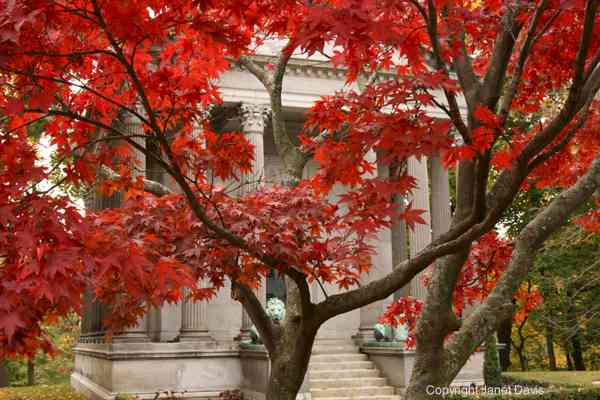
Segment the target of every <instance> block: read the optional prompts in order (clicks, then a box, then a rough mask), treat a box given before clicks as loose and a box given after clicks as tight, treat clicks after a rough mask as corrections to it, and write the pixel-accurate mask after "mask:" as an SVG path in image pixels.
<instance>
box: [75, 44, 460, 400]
mask: <svg viewBox="0 0 600 400" xmlns="http://www.w3.org/2000/svg"><path fill="white" fill-rule="evenodd" d="M272 46H275V47H276V43H275V44H272ZM263 50H264V51H262V52H259V54H258V55H257V57H256V60H257V62H262V63H266V62H268V61H269V57H270V54H275V53H276V50H277V49H276V48H274V47H269V45H266V46H265V48H264V49H263ZM288 70H289V73H288V75H286V78H285V79H284V94H283V106H284V111H285V115H286V124H287V127H288V129H289V130H290V131H291V132H294V133H298V132H299V131H300V129H301V127H302V124H303V120H304V114H305V112H306V110H307V109H308V108H309V107H311V106H312V105H313V103H314V102H315V101H316V100H318V99H319V98H320V97H321V96H323V95H330V94H333V93H334V92H335V91H337V90H341V89H342V88H343V87H344V84H345V77H344V74H343V72H342V71H338V70H335V69H334V68H332V67H331V65H330V64H328V63H324V61H323V60H319V59H306V58H300V57H297V58H292V60H291V61H290V66H289V68H288ZM220 87H221V92H222V96H223V99H224V101H225V103H224V105H223V106H222V108H223V109H224V110H227V112H224V113H218V114H217V113H215V114H214V115H213V118H214V124H215V125H216V128H218V129H219V130H221V131H227V130H241V131H243V132H244V134H245V135H246V137H247V138H248V140H249V141H250V142H251V143H252V144H253V145H254V149H255V157H254V164H253V169H252V172H251V173H249V174H247V175H245V176H243V177H242V184H241V185H240V184H239V182H238V183H236V184H235V185H229V186H227V183H223V182H221V183H222V184H225V185H226V187H228V188H230V189H231V190H239V191H242V192H243V191H252V190H256V189H257V188H258V187H260V186H263V185H266V186H268V185H273V184H277V183H280V182H281V181H282V179H285V177H284V173H283V167H282V166H283V163H282V161H281V159H280V157H279V156H278V154H277V152H276V149H275V143H274V138H273V133H272V127H271V123H270V120H269V118H268V117H269V113H270V108H269V105H268V104H269V98H268V95H267V93H266V92H265V91H264V88H263V87H262V85H261V83H260V82H259V81H258V80H257V79H256V78H255V77H254V76H253V75H251V74H250V73H248V72H247V71H244V70H241V69H237V68H234V69H232V70H231V71H229V72H228V73H226V74H224V75H223V76H222V78H221V81H220ZM223 115H225V116H226V117H223ZM127 129H128V130H130V131H132V132H134V131H135V130H137V129H141V128H140V127H139V126H137V125H136V124H135V122H134V121H131V122H128V125H127ZM369 157H373V161H374V162H376V157H377V155H376V154H375V153H373V154H370V155H369ZM142 161H143V165H145V166H146V170H145V171H141V172H140V173H145V174H146V176H149V177H150V176H151V177H152V179H154V180H161V181H163V183H165V184H167V185H168V182H167V180H166V179H163V178H162V177H161V176H160V175H159V174H158V173H157V169H156V168H155V166H154V165H152V163H151V161H149V160H142ZM408 168H409V170H410V172H411V174H412V175H413V176H415V177H416V178H417V180H418V187H419V189H418V190H417V191H416V192H415V194H414V198H413V199H412V201H413V203H414V204H413V206H414V207H415V208H419V209H425V210H427V212H426V213H425V214H424V215H423V217H424V219H425V220H426V221H430V212H429V210H430V207H431V204H432V199H431V196H430V193H429V187H430V183H429V178H430V176H431V177H432V179H437V180H439V182H443V181H444V180H445V182H446V185H447V176H446V175H444V171H441V172H440V170H439V169H438V170H437V175H432V174H431V173H429V172H428V163H427V160H425V159H422V160H420V161H419V160H411V161H410V162H409V163H408ZM315 170H316V164H315V163H314V162H312V161H311V162H309V163H308V164H307V166H306V168H305V172H304V173H305V176H310V175H311V174H313V173H314V172H315ZM377 173H378V174H384V173H385V169H384V168H382V167H379V168H378V171H377ZM432 186H436V185H435V182H433V184H432ZM337 190H338V191H337V192H335V193H334V194H333V196H336V195H338V194H339V193H340V192H341V191H342V190H343V188H338V189H337ZM445 193H446V194H444V195H445V196H447V190H446V192H445ZM446 199H447V197H446ZM119 202H120V198H119V196H118V195H115V196H113V197H112V198H110V199H108V198H101V197H98V196H94V197H92V198H90V199H87V202H86V206H87V207H89V208H91V209H101V208H105V207H118V205H119ZM443 202H444V200H442V204H443ZM445 203H446V206H448V201H447V200H445ZM436 204H438V203H436ZM447 217H448V221H449V211H448V214H447ZM404 233H405V234H407V235H408V236H409V238H408V239H409V240H408V243H409V248H410V249H409V250H410V253H409V254H411V255H412V254H415V253H416V252H418V251H419V250H421V249H422V248H423V247H424V246H426V245H427V244H428V243H429V242H430V241H431V235H432V232H431V224H429V225H427V226H426V225H421V226H417V228H416V229H415V230H414V231H408V230H405V232H404ZM404 244H405V243H404ZM376 246H377V254H376V256H374V257H373V260H372V261H373V267H372V270H371V272H370V273H369V274H368V275H365V276H364V278H363V283H367V282H369V281H370V280H372V279H377V278H379V277H381V276H384V275H385V274H387V273H389V272H390V271H391V270H392V267H393V262H392V259H393V255H394V254H393V249H394V247H397V246H393V245H392V232H390V231H385V232H382V233H381V234H380V236H379V238H378V240H377V242H376ZM394 258H395V259H396V257H395V256H394ZM339 290H340V289H338V288H337V287H335V286H333V285H328V284H325V285H324V288H320V287H319V286H318V285H317V284H316V283H315V284H314V285H313V286H312V287H311V298H312V301H313V302H318V301H319V300H320V299H323V298H324V296H325V294H324V291H325V292H326V293H328V294H333V293H336V292H338V291H339ZM405 291H407V292H409V293H410V294H411V295H413V296H417V297H421V298H422V297H424V294H425V290H424V288H423V285H422V283H421V281H420V279H416V280H415V281H413V283H412V284H411V285H410V288H406V290H405ZM257 294H258V297H259V299H260V300H261V301H266V299H267V298H268V297H270V296H278V297H280V296H281V294H282V282H281V281H280V280H279V279H278V277H277V276H276V274H273V275H272V276H271V277H270V278H269V279H267V281H266V282H265V283H264V284H263V285H262V287H261V288H260V289H259V290H258V293H257ZM389 301H391V299H388V300H387V301H380V302H376V303H373V304H370V305H368V306H366V307H363V308H362V309H360V310H355V311H352V312H349V313H347V314H343V315H340V316H338V317H335V318H333V319H331V320H330V321H328V322H326V323H325V324H324V325H323V326H322V327H321V329H320V331H319V333H318V336H317V344H316V347H319V346H321V347H320V349H323V348H326V349H327V350H326V351H328V350H331V347H329V348H328V347H327V346H334V347H335V346H337V345H338V344H340V346H341V347H344V346H345V348H346V350H348V349H349V348H351V347H352V346H354V345H355V344H360V343H361V342H364V341H370V340H372V339H373V326H374V325H375V324H376V323H377V320H378V318H379V316H380V315H381V314H382V312H383V311H384V308H385V306H386V304H387V303H388V302H389ZM107 310H108V308H107V307H106V306H103V305H100V304H96V303H93V302H92V301H91V295H89V296H88V306H87V310H86V312H85V317H84V321H83V323H82V334H81V338H80V341H79V344H78V346H77V347H76V349H75V354H76V360H75V372H74V374H73V376H72V384H73V386H74V387H75V388H76V389H77V390H79V391H81V392H83V393H85V394H86V395H87V396H88V397H90V398H94V399H112V398H114V397H115V396H116V395H117V394H119V393H128V394H135V395H139V396H141V397H143V398H154V396H155V394H156V393H157V392H163V391H167V390H170V391H174V392H179V393H181V394H182V395H184V396H185V397H193V398H214V397H217V396H218V394H219V393H220V392H222V391H224V390H232V389H242V390H243V391H244V392H245V394H246V396H247V397H249V398H256V399H257V400H260V399H261V396H264V394H262V393H261V391H260V388H261V387H262V386H261V385H264V379H265V376H268V373H267V372H266V370H268V359H266V358H265V353H264V352H262V353H261V352H260V351H258V352H257V351H247V350H244V349H243V348H240V343H241V342H243V341H246V340H248V338H249V329H250V328H251V326H252V322H251V320H250V318H249V317H248V315H247V314H246V313H245V312H244V311H243V309H242V307H241V305H240V303H238V302H237V301H236V300H234V299H233V298H232V296H231V283H230V282H226V283H225V287H224V288H222V289H221V290H219V291H218V293H217V295H216V297H215V298H214V299H213V300H211V301H210V302H193V301H184V302H183V303H182V304H174V305H165V306H163V307H161V308H160V309H154V310H151V311H150V312H149V313H148V314H147V315H146V316H145V317H143V318H141V319H140V320H139V323H138V324H137V326H135V327H134V328H131V329H128V330H126V331H124V332H122V333H120V334H118V335H115V337H114V338H113V341H112V342H111V343H107V342H105V340H104V338H103V328H102V323H101V321H102V319H103V315H104V313H106V312H108V311H107ZM324 346H325V347H324ZM356 349H358V348H356ZM346 350H344V351H346ZM320 351H322V350H320ZM348 351H350V350H348ZM357 351H358V350H357ZM318 354H319V351H317V355H318ZM324 354H325V355H326V354H331V353H327V352H326V353H324ZM344 354H345V353H344ZM364 357H366V356H364ZM364 357H363V355H360V359H361V360H362V359H363V358H364ZM350 359H352V358H350ZM380 368H382V367H380ZM383 372H384V373H385V371H383ZM403 373H406V371H403ZM307 376H308V374H307ZM386 387H388V386H386ZM397 389H398V390H399V389H400V388H399V387H398V388H397ZM303 390H304V391H303V393H301V395H302V396H304V397H310V396H311V392H310V390H311V387H310V382H308V381H306V384H305V385H304V387H303ZM316 393H318V390H317V392H316ZM386 393H387V392H386ZM315 396H316V395H315ZM390 399H391V397H390Z"/></svg>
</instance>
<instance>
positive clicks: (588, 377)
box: [0, 371, 600, 400]
mask: <svg viewBox="0 0 600 400" xmlns="http://www.w3.org/2000/svg"><path fill="white" fill-rule="evenodd" d="M504 374H505V375H508V376H511V377H514V378H516V379H525V380H533V381H538V382H547V383H550V384H553V385H559V386H560V385H565V386H567V385H576V386H595V387H600V384H599V385H594V384H593V383H592V382H594V381H597V382H600V371H531V372H505V373H504ZM0 400H2V399H1V398H0Z"/></svg>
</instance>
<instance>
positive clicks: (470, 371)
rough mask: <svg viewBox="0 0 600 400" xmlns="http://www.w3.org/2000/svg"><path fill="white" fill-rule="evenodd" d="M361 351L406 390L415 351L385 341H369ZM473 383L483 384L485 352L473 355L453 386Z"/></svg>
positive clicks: (385, 374) (396, 384)
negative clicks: (386, 343)
mask: <svg viewBox="0 0 600 400" xmlns="http://www.w3.org/2000/svg"><path fill="white" fill-rule="evenodd" d="M361 351H362V352H363V353H366V354H368V356H369V359H370V360H371V361H373V362H374V363H375V365H377V367H378V368H379V369H380V370H381V372H383V374H384V376H385V377H387V378H388V382H389V384H390V385H392V386H394V387H395V388H396V391H397V392H398V393H403V392H404V391H405V390H406V387H407V386H408V382H409V380H410V375H411V373H412V369H413V366H414V363H415V352H414V351H412V350H405V349H404V346H403V345H402V344H399V345H395V346H394V345H387V346H386V345H385V343H384V344H383V345H381V346H377V345H375V344H373V345H371V343H369V345H365V346H362V347H361ZM471 384H475V385H478V386H479V385H483V352H476V353H474V354H473V355H471V357H470V358H469V360H468V361H467V363H466V364H465V365H464V366H463V367H462V369H461V370H460V372H459V373H458V375H457V376H456V378H455V379H454V380H453V381H452V386H469V385H471Z"/></svg>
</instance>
